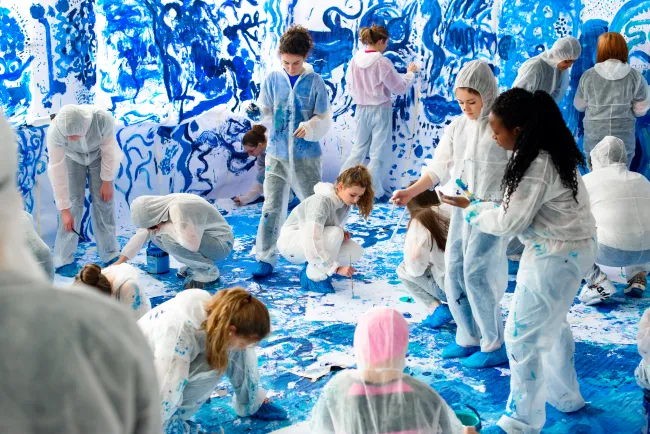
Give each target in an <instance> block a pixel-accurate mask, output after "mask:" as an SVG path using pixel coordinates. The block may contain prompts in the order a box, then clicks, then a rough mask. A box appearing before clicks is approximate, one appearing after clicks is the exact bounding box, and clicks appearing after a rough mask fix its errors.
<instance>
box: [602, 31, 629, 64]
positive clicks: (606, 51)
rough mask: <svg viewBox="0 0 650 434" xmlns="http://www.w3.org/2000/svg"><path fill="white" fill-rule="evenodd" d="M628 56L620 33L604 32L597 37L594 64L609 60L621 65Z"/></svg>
mask: <svg viewBox="0 0 650 434" xmlns="http://www.w3.org/2000/svg"><path fill="white" fill-rule="evenodd" d="M628 55H629V52H628V49H627V42H625V38H624V37H623V36H621V34H620V33H616V32H606V33H603V34H602V35H600V37H598V48H596V63H600V62H604V61H605V60H609V59H618V60H620V61H621V62H623V63H627V61H628Z"/></svg>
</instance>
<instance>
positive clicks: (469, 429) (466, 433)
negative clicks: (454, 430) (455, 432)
mask: <svg viewBox="0 0 650 434" xmlns="http://www.w3.org/2000/svg"><path fill="white" fill-rule="evenodd" d="M463 434H478V431H476V428H474V427H473V426H466V427H464V428H463Z"/></svg>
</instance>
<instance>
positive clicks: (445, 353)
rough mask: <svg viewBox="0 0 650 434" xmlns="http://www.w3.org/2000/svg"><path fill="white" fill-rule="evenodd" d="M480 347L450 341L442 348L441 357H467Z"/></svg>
mask: <svg viewBox="0 0 650 434" xmlns="http://www.w3.org/2000/svg"><path fill="white" fill-rule="evenodd" d="M480 350H481V347H479V346H476V347H461V346H460V345H458V344H457V343H456V342H452V343H451V344H449V345H447V346H446V347H445V349H444V350H442V358H443V359H456V358H459V357H468V356H471V355H472V354H474V353H475V352H477V351H480Z"/></svg>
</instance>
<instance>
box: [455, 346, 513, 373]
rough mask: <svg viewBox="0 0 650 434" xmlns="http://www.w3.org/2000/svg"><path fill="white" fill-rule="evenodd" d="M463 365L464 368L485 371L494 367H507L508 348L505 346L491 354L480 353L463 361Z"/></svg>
mask: <svg viewBox="0 0 650 434" xmlns="http://www.w3.org/2000/svg"><path fill="white" fill-rule="evenodd" d="M461 363H462V365H463V366H464V367H466V368H473V369H484V368H491V367H492V366H499V365H505V364H506V363H508V354H507V353H506V346H505V344H504V345H501V348H499V349H498V350H496V351H492V352H490V353H484V352H483V351H478V352H476V353H474V354H472V355H471V356H469V357H468V358H466V359H465V360H463V361H462V362H461Z"/></svg>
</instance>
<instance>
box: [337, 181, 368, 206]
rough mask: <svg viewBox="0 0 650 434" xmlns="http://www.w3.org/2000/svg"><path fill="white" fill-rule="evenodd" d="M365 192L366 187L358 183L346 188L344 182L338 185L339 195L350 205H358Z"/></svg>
mask: <svg viewBox="0 0 650 434" xmlns="http://www.w3.org/2000/svg"><path fill="white" fill-rule="evenodd" d="M365 192H366V189H365V188H363V187H359V186H358V185H355V186H353V187H346V188H344V187H343V184H341V183H340V182H339V184H338V186H337V187H336V193H337V195H338V196H339V198H340V199H341V200H342V201H343V202H345V204H346V205H348V206H352V205H356V204H357V202H359V199H361V196H363V194H364V193H365Z"/></svg>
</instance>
